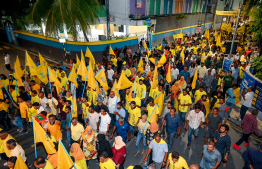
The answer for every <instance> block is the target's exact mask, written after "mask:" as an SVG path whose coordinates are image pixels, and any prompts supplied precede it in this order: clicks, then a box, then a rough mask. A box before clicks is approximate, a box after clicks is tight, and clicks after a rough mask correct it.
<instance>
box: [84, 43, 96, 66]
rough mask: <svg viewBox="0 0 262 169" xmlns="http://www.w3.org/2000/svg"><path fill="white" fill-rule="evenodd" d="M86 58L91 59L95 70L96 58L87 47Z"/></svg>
mask: <svg viewBox="0 0 262 169" xmlns="http://www.w3.org/2000/svg"><path fill="white" fill-rule="evenodd" d="M85 56H86V57H88V58H89V60H90V61H91V65H92V68H93V69H94V68H95V63H96V61H95V58H94V56H93V54H92V52H91V51H90V50H89V48H88V47H86V54H85Z"/></svg>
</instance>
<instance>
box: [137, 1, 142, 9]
mask: <svg viewBox="0 0 262 169" xmlns="http://www.w3.org/2000/svg"><path fill="white" fill-rule="evenodd" d="M136 8H142V0H136Z"/></svg>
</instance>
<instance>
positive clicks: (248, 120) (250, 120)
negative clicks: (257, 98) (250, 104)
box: [242, 114, 259, 136]
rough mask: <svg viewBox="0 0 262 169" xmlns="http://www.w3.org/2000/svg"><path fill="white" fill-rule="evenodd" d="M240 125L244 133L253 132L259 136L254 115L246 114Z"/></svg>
mask: <svg viewBox="0 0 262 169" xmlns="http://www.w3.org/2000/svg"><path fill="white" fill-rule="evenodd" d="M242 127H243V133H244V134H250V133H255V134H256V135H257V136H259V132H258V129H257V118H256V116H253V115H251V114H246V115H245V117H244V119H243V122H242Z"/></svg>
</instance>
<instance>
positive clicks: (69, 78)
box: [68, 67, 78, 88]
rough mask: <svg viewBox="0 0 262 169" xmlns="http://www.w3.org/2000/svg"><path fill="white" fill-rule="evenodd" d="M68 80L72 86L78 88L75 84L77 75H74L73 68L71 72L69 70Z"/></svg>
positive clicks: (74, 70) (74, 69)
mask: <svg viewBox="0 0 262 169" xmlns="http://www.w3.org/2000/svg"><path fill="white" fill-rule="evenodd" d="M68 80H69V81H70V82H72V83H74V84H76V86H75V87H76V88H77V87H78V83H77V74H76V68H75V67H73V70H71V73H70V75H69V77H68Z"/></svg>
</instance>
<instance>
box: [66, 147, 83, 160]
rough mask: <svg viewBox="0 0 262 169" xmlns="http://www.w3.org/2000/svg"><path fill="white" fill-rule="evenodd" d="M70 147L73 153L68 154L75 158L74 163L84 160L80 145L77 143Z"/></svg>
mask: <svg viewBox="0 0 262 169" xmlns="http://www.w3.org/2000/svg"><path fill="white" fill-rule="evenodd" d="M72 146H73V147H74V152H73V153H72V152H71V151H70V154H71V156H73V157H74V158H75V161H79V160H82V159H83V158H85V154H84V153H83V151H82V150H81V148H80V145H79V144H78V143H73V144H72Z"/></svg>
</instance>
